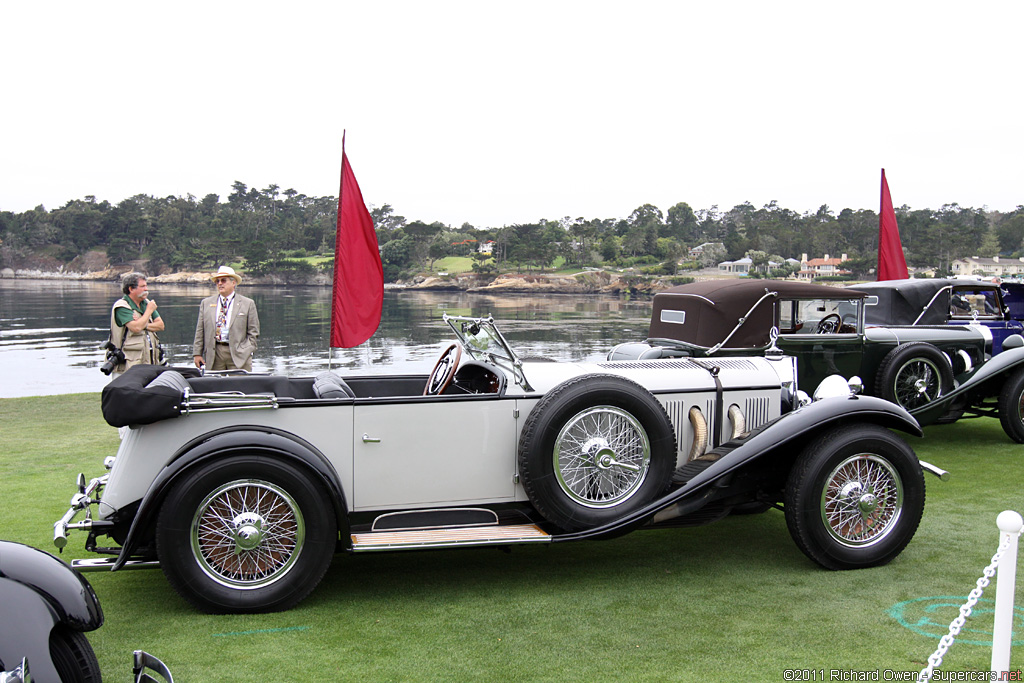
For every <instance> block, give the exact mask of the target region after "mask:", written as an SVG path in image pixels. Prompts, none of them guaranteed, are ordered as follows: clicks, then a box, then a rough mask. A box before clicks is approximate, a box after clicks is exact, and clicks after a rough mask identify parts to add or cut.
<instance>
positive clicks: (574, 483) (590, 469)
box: [553, 406, 651, 508]
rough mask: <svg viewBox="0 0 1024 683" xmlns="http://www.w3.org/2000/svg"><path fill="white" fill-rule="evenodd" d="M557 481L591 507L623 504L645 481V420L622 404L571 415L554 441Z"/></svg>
mask: <svg viewBox="0 0 1024 683" xmlns="http://www.w3.org/2000/svg"><path fill="white" fill-rule="evenodd" d="M553 458H554V468H555V476H556V477H557V479H558V485H559V487H561V489H562V491H563V492H565V494H566V495H567V496H569V498H571V499H572V500H573V501H574V502H576V503H579V504H580V505H584V506H586V507H591V508H608V507H614V506H615V505H619V504H620V503H622V502H623V501H625V500H626V499H628V498H629V497H631V496H632V495H633V494H634V493H636V492H637V490H639V489H640V487H641V486H642V485H643V483H644V480H645V479H646V477H647V470H648V468H649V467H650V458H651V445H650V441H649V440H648V438H647V432H646V431H645V430H644V428H643V426H642V425H641V424H640V422H639V421H638V420H637V419H636V418H635V417H633V416H632V415H630V414H629V413H628V412H626V411H624V410H622V409H621V408H616V407H614V406H597V407H594V408H588V409H587V410H584V411H582V412H580V413H578V414H576V415H574V416H573V417H572V418H570V419H569V420H568V421H567V422H566V423H565V426H564V427H562V430H561V431H560V432H559V433H558V436H557V437H556V439H555V448H554V453H553Z"/></svg>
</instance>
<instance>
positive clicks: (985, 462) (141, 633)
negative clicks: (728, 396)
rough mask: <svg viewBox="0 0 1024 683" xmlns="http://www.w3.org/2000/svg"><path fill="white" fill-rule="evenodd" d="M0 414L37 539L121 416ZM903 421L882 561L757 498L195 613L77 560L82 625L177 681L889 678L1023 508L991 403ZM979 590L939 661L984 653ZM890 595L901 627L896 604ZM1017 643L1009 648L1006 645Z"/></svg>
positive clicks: (1016, 464)
mask: <svg viewBox="0 0 1024 683" xmlns="http://www.w3.org/2000/svg"><path fill="white" fill-rule="evenodd" d="M0 435H2V437H0V439H2V447H3V450H2V453H3V455H2V456H0V479H2V481H3V482H4V483H5V487H4V488H5V490H4V493H5V498H6V500H5V503H4V505H3V513H2V516H0V537H2V538H5V539H7V540H13V541H20V542H22V543H28V544H30V545H33V546H36V547H39V548H43V549H44V550H49V551H52V550H53V546H52V543H51V539H52V528H53V527H52V525H53V522H54V521H55V520H56V519H57V518H58V517H59V516H60V515H61V514H62V513H63V512H64V511H65V510H66V509H67V503H68V499H69V498H70V495H71V493H72V489H73V483H74V478H75V475H76V474H77V473H78V472H79V471H84V472H85V474H86V476H87V477H92V476H97V475H98V474H100V473H101V472H102V459H103V457H104V456H106V455H110V454H113V453H114V451H115V449H116V447H117V443H118V439H117V430H115V429H114V428H112V427H109V426H107V425H106V424H105V423H104V422H103V421H102V418H101V416H100V411H99V397H98V395H95V394H82V395H74V396H55V397H42V398H26V399H0ZM907 439H908V441H909V442H910V443H911V445H912V446H913V447H914V449H915V450H916V451H917V453H918V455H919V456H920V457H921V458H922V459H924V460H928V461H931V462H933V463H935V464H936V465H939V466H940V467H943V468H945V469H948V470H950V471H951V472H952V473H953V477H952V478H951V480H950V481H948V482H940V481H938V480H937V479H935V478H934V477H931V476H926V485H927V487H928V500H927V505H926V508H925V514H924V520H923V521H922V523H921V527H920V529H919V530H918V533H917V535H916V537H915V538H914V540H913V541H912V542H911V544H910V546H909V547H908V548H907V549H906V550H905V551H904V552H903V554H902V555H901V556H900V557H898V558H896V559H895V560H894V561H893V562H892V563H890V564H889V565H887V566H885V567H878V568H874V569H867V570H859V571H852V572H829V571H825V570H822V569H820V568H818V567H817V566H816V565H814V564H812V563H811V562H810V561H809V560H807V559H806V558H805V557H804V556H803V555H802V554H801V553H800V552H799V551H798V550H797V548H796V546H795V545H794V543H793V542H792V540H791V539H790V537H789V533H788V532H787V530H786V523H785V520H784V517H783V514H782V513H781V512H779V511H776V510H772V511H769V512H767V513H765V514H762V515H753V516H737V517H731V518H729V519H726V520H724V521H722V522H718V523H716V524H712V525H709V526H705V527H700V528H697V529H680V530H664V531H647V532H643V531H641V532H636V533H634V534H631V535H629V536H625V537H622V538H619V539H616V540H612V541H602V542H581V543H578V544H563V545H557V546H551V547H537V546H524V547H519V548H513V549H512V551H511V553H504V552H501V551H498V550H494V549H475V550H457V551H452V550H439V551H430V552H420V553H400V554H378V555H369V556H367V555H362V556H346V555H338V556H336V557H335V559H334V562H333V565H332V567H331V569H330V570H329V572H328V574H327V577H326V578H325V580H324V582H323V583H322V584H321V586H320V587H319V588H318V589H317V590H316V591H314V593H313V594H312V596H311V597H310V598H308V599H307V600H305V601H304V602H303V603H301V604H300V605H299V606H298V607H297V608H295V609H293V610H291V611H289V612H285V613H279V614H268V615H252V616H212V615H205V614H197V613H195V612H194V611H193V610H192V609H191V608H190V607H189V606H188V605H187V604H186V603H185V601H184V600H182V599H180V598H179V597H178V596H177V594H175V593H174V591H173V590H172V589H171V588H170V587H169V585H168V583H167V581H166V580H165V579H164V577H163V574H162V573H161V572H160V571H159V570H146V571H134V572H117V573H108V572H104V573H92V574H89V575H88V577H89V580H90V581H91V583H92V585H93V587H94V588H95V589H96V592H97V593H98V594H99V596H100V599H101V601H102V604H103V610H104V613H105V615H106V624H105V625H104V626H103V627H102V628H101V629H100V630H99V631H96V632H94V633H92V634H90V636H89V638H90V641H91V642H92V644H93V647H94V648H95V649H96V651H97V655H98V656H99V660H100V664H101V666H102V668H103V671H104V674H105V677H106V678H107V679H108V680H111V681H115V680H128V678H129V675H128V673H127V672H128V671H129V668H130V653H131V650H132V649H135V648H144V649H146V650H148V651H150V652H152V653H153V654H155V655H157V656H159V657H161V658H162V659H163V660H164V661H165V662H166V663H167V664H168V665H169V666H170V667H171V670H172V671H173V672H174V674H175V680H176V681H177V682H178V683H188V682H189V681H374V682H376V681H552V682H557V683H565V682H566V681H697V680H710V681H718V680H743V681H783V680H793V678H792V676H790V677H787V676H786V674H785V671H786V670H787V669H790V670H792V669H805V670H809V671H808V672H807V673H808V674H810V673H811V672H813V673H814V674H815V675H817V676H818V677H817V679H816V680H822V678H821V677H820V676H821V673H822V671H821V670H823V673H824V676H825V680H839V679H833V678H831V676H832V674H831V671H832V670H840V671H846V672H849V671H867V672H880V673H879V675H880V677H881V678H880V680H892V678H888V679H887V678H885V676H886V675H887V674H886V673H885V672H886V671H887V670H888V671H912V672H917V671H919V670H920V669H921V668H922V667H924V666H925V665H926V660H927V657H928V656H929V655H930V654H931V653H932V652H933V651H934V649H935V647H936V646H937V644H938V637H939V636H940V635H942V634H944V633H945V632H946V628H947V626H948V624H949V622H950V621H951V620H952V619H953V618H954V617H955V616H956V615H957V609H958V607H959V605H960V604H962V602H963V600H964V599H965V598H966V596H967V594H968V592H969V591H970V590H971V589H972V588H973V587H974V585H975V581H976V580H977V579H978V577H979V576H980V575H981V571H982V569H983V568H984V567H985V566H986V565H987V564H988V563H989V561H990V559H991V557H992V554H993V553H994V552H995V550H996V547H997V544H998V531H997V529H996V527H995V518H996V515H997V514H998V513H999V512H1000V511H1002V510H1005V509H1015V510H1018V511H1021V510H1022V509H1024V501H1022V495H1021V483H1022V482H1024V446H1020V445H1014V444H1012V443H1011V442H1010V441H1009V440H1008V439H1007V438H1006V436H1005V435H1004V434H1003V432H1002V430H1001V429H1000V426H999V423H998V421H996V420H993V419H991V418H985V419H979V420H965V421H961V422H959V423H957V424H954V425H946V426H941V427H930V428H928V429H927V430H926V436H925V438H924V439H915V438H913V437H907ZM84 540H85V536H84V534H81V533H79V534H78V535H74V534H73V535H72V536H71V538H70V542H69V546H68V549H67V550H66V551H65V553H64V555H63V557H64V559H71V558H74V557H85V556H86V554H85V553H84V551H83V550H82V547H83V542H84ZM994 595H995V588H994V586H992V587H990V588H989V589H988V590H987V591H986V594H985V597H984V598H983V601H982V603H980V604H979V609H978V610H976V614H975V616H973V617H972V618H971V619H970V620H969V621H968V624H967V627H966V629H965V630H964V631H963V633H962V634H961V636H960V638H959V639H958V642H957V643H956V644H955V645H954V646H953V648H952V649H951V650H950V652H949V653H948V654H947V656H946V659H945V662H944V666H943V668H944V669H946V670H958V671H962V670H987V668H988V664H989V658H990V656H991V647H990V643H991V623H992V614H991V612H990V609H991V603H990V602H987V600H989V599H991V598H992V597H994ZM908 601H915V602H908ZM901 603H906V604H904V605H903V606H902V608H901V607H899V606H900V604H901ZM900 609H902V614H903V617H902V621H903V623H906V624H909V625H910V626H913V627H914V628H913V630H912V629H911V628H908V627H907V626H905V625H903V624H902V623H901V622H900V621H899V620H897V619H896V618H894V616H892V614H893V613H895V612H898V611H899V610H900ZM1021 614H1024V610H1021V609H1019V608H1018V616H1017V617H1016V619H1015V624H1016V626H1017V634H1018V641H1017V642H1019V643H1020V644H1022V645H1024V635H1020V634H1024V626H1022V623H1024V618H1022V617H1021V616H1020V615H1021ZM929 634H930V635H929ZM961 641H962V642H961ZM1022 664H1024V650H1021V651H1020V653H1019V654H1018V653H1017V652H1015V653H1014V656H1013V659H1012V665H1013V667H1015V668H1016V667H1020V666H1021V665H1022ZM872 675H873V674H872ZM802 680H811V679H810V678H809V677H808V678H804V679H802ZM846 680H850V679H846Z"/></svg>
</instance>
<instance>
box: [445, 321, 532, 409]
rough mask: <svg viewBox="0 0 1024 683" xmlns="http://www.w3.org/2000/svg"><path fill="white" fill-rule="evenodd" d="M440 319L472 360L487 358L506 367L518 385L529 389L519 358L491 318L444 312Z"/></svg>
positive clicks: (489, 361) (490, 361) (492, 362)
mask: <svg viewBox="0 0 1024 683" xmlns="http://www.w3.org/2000/svg"><path fill="white" fill-rule="evenodd" d="M444 321H445V322H446V323H448V326H449V327H451V328H452V331H453V332H455V335H456V336H457V337H458V338H459V342H461V344H462V348H463V350H464V351H465V352H466V353H468V354H469V355H470V356H471V357H472V358H473V359H474V360H479V361H484V362H488V363H491V364H492V365H497V366H498V367H500V368H504V369H505V370H508V371H509V372H511V373H512V376H513V378H514V379H515V381H516V383H517V384H519V386H521V387H523V389H525V390H527V391H530V390H531V389H530V384H529V382H527V381H526V376H525V375H524V374H523V362H522V361H521V360H520V359H519V356H517V355H516V354H515V352H514V351H513V350H512V347H511V346H509V343H508V340H506V339H505V336H504V335H503V334H502V333H501V332H499V331H498V327H497V326H496V325H495V324H494V318H491V317H490V316H488V317H486V318H467V317H463V316H458V315H448V314H447V313H445V314H444Z"/></svg>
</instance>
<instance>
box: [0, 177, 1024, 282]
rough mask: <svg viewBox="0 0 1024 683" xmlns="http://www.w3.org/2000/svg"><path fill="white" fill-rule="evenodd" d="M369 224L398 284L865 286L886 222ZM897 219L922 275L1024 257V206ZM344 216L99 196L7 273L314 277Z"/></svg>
mask: <svg viewBox="0 0 1024 683" xmlns="http://www.w3.org/2000/svg"><path fill="white" fill-rule="evenodd" d="M370 213H371V216H372V217H373V220H374V225H375V227H376V231H377V239H378V243H379V244H380V248H381V260H382V262H383V264H384V272H385V279H386V280H388V281H394V280H397V279H401V278H405V277H409V276H411V275H413V274H415V273H417V272H421V271H424V270H431V269H432V268H433V265H434V263H435V262H436V261H437V260H438V259H441V258H443V257H446V256H468V257H472V258H473V259H474V264H473V267H474V269H475V270H477V271H480V272H496V271H499V270H508V269H511V268H515V269H517V270H523V269H527V270H532V269H544V268H549V267H551V266H552V265H553V264H555V263H556V262H561V263H564V264H566V265H567V266H570V267H576V266H578V267H586V266H601V267H620V268H622V267H637V268H640V269H643V270H645V271H647V272H660V273H669V274H671V273H674V272H676V271H677V270H678V269H679V268H699V267H706V266H710V265H714V264H715V263H718V262H719V261H722V260H726V259H732V260H735V259H738V258H742V257H744V256H749V257H750V258H752V260H753V261H754V263H755V264H758V263H762V264H763V263H768V262H769V261H775V262H783V261H784V260H785V259H786V258H799V257H800V255H801V254H803V253H806V254H808V255H809V256H810V257H811V258H814V257H820V256H822V255H824V254H830V255H832V256H837V255H839V254H842V253H845V254H847V255H848V256H849V257H850V259H851V260H850V262H849V264H848V267H849V269H851V270H853V271H854V273H855V274H858V275H866V274H867V272H868V270H869V269H870V268H872V267H873V266H874V265H875V261H876V258H877V257H876V254H877V244H878V214H877V213H875V212H874V211H870V210H864V209H857V210H855V209H842V210H841V211H839V212H838V213H836V212H834V211H833V210H832V209H830V208H829V207H828V206H827V205H822V206H821V207H819V208H818V210H817V211H815V212H813V213H811V212H804V213H797V212H795V211H792V210H790V209H786V208H784V207H781V206H779V205H778V203H777V202H774V201H772V202H770V203H768V204H766V205H764V206H762V207H760V208H758V207H755V206H753V205H752V204H750V203H749V202H744V203H743V204H738V205H736V206H734V207H732V208H731V209H729V210H727V211H721V210H720V209H719V208H718V207H717V206H712V207H711V208H708V209H698V210H694V209H693V208H691V207H690V205H689V204H687V203H686V202H679V203H677V204H675V205H674V206H671V207H669V208H668V209H667V210H666V211H664V212H663V211H662V210H661V209H659V208H658V207H656V206H654V205H652V204H644V205H642V206H639V207H637V208H636V209H634V210H633V211H632V212H631V213H630V214H629V216H628V217H626V218H585V217H577V218H573V217H570V216H565V217H562V218H559V219H555V220H549V219H540V220H538V221H537V222H535V223H518V224H515V225H507V226H501V227H494V226H488V227H476V226H473V225H470V224H469V223H464V224H462V225H461V226H459V227H453V226H450V225H446V224H444V223H440V222H432V223H426V222H424V221H422V220H407V219H406V218H405V217H404V216H401V215H399V214H397V213H396V212H395V211H394V209H393V208H392V207H391V206H390V205H389V204H383V205H381V206H379V207H372V209H371V212H370ZM896 216H897V220H898V222H899V226H900V236H901V238H902V242H903V247H904V251H905V254H906V257H907V263H908V265H911V266H919V267H927V268H935V269H936V270H937V271H938V272H940V273H946V272H948V271H949V267H950V264H951V262H952V261H953V260H954V259H957V258H961V257H965V256H994V255H1004V256H1011V257H1017V256H1020V255H1022V254H1024V206H1018V207H1017V208H1016V209H1015V210H1014V211H1011V212H1006V213H1000V212H991V211H986V210H985V209H977V208H969V207H961V206H959V205H958V204H955V203H954V204H944V205H942V206H941V207H940V208H938V209H916V210H915V209H911V208H910V207H907V206H902V207H900V208H898V209H897V210H896ZM336 217H337V198H336V197H310V196H307V195H304V194H301V193H299V192H297V191H296V190H294V189H287V190H284V191H282V190H281V189H280V187H279V186H278V185H270V186H269V187H267V188H264V189H262V190H261V189H256V188H249V187H248V186H247V185H246V184H245V183H242V182H240V181H236V182H235V183H234V184H233V185H232V191H231V193H230V194H229V195H228V196H227V199H226V201H221V199H220V196H219V195H216V194H207V195H206V196H204V197H203V198H202V199H198V198H197V197H195V196H193V195H191V194H189V195H187V196H184V197H176V196H168V197H162V198H161V197H154V196H151V195H141V194H140V195H135V196H133V197H128V198H127V199H124V200H122V201H120V202H118V203H117V204H111V203H110V202H108V201H98V200H97V199H96V197H95V196H87V197H85V198H83V199H74V200H71V201H68V202H67V203H66V204H65V205H64V206H62V207H60V208H57V209H51V210H47V209H45V208H44V207H43V206H38V207H36V208H35V209H31V210H29V211H25V212H22V213H14V212H10V211H2V210H0V240H2V242H0V266H4V267H19V266H20V264H22V263H25V262H27V261H30V260H31V259H32V257H40V256H45V257H48V258H49V259H51V260H52V261H56V262H58V263H62V264H67V263H70V262H71V261H73V260H74V259H75V258H76V257H78V256H80V255H82V254H85V253H86V252H89V251H92V250H103V251H105V253H106V256H107V258H108V259H109V260H110V261H111V263H114V264H122V263H129V262H133V261H138V260H146V261H148V262H149V266H148V268H149V269H150V270H151V271H152V272H163V271H173V270H202V269H205V268H209V267H211V266H216V265H218V264H222V263H227V262H234V261H237V260H240V259H244V261H245V267H246V270H247V271H250V272H253V273H260V272H268V271H280V270H289V269H291V270H300V271H302V270H307V271H312V270H313V269H314V268H315V267H314V266H312V265H311V264H310V261H309V260H308V259H303V258H302V257H306V256H313V255H323V256H331V255H332V252H333V248H334V238H335V222H336ZM487 242H492V243H493V245H492V246H493V250H492V252H491V254H489V255H488V254H481V253H479V251H478V246H479V245H480V244H481V243H487ZM702 244H707V245H710V246H708V247H707V248H705V249H704V251H703V253H702V254H701V255H700V257H699V258H691V257H690V256H689V254H690V249H691V248H692V247H694V246H697V245H702ZM718 245H721V246H718ZM559 257H561V261H559V260H558V259H559ZM320 267H322V268H324V269H329V268H330V267H331V265H330V262H329V261H328V262H326V263H322V264H321V266H320Z"/></svg>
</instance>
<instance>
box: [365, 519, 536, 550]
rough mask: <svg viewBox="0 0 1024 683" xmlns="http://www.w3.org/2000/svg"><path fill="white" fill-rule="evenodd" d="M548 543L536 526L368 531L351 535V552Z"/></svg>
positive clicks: (514, 525) (513, 525)
mask: <svg viewBox="0 0 1024 683" xmlns="http://www.w3.org/2000/svg"><path fill="white" fill-rule="evenodd" d="M550 540H551V535H550V534H548V533H547V532H545V531H543V530H542V529H541V528H540V527H538V526H537V525H536V524H510V525H507V526H484V527H462V528H448V529H414V530H410V531H371V532H367V533H361V534H352V552H357V553H362V552H371V551H374V550H416V549H421V548H454V547H457V546H471V545H512V544H520V543H543V542H547V541H550Z"/></svg>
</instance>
